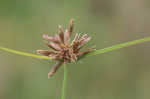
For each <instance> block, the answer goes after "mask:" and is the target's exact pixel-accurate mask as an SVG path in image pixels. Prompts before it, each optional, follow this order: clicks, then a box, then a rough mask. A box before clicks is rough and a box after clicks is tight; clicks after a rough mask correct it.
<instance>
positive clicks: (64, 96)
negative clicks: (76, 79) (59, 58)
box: [61, 64, 68, 99]
mask: <svg viewBox="0 0 150 99" xmlns="http://www.w3.org/2000/svg"><path fill="white" fill-rule="evenodd" d="M67 76H68V70H67V66H66V64H65V65H64V80H63V87H62V96H61V99H66V93H67Z"/></svg>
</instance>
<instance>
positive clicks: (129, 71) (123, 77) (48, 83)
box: [0, 0, 150, 99]
mask: <svg viewBox="0 0 150 99" xmlns="http://www.w3.org/2000/svg"><path fill="white" fill-rule="evenodd" d="M71 18H74V19H75V32H78V33H88V34H89V35H90V36H92V40H91V42H90V43H89V45H88V46H87V47H90V46H96V48H97V49H101V48H105V47H109V46H111V45H114V44H119V43H123V42H126V41H131V40H135V39H140V38H144V37H148V36H150V1H149V0H0V46H4V47H8V48H12V49H16V50H20V51H25V52H30V53H36V50H37V49H48V48H47V47H46V46H45V45H44V40H43V38H42V35H43V34H49V35H54V34H55V33H57V28H58V25H59V24H61V25H63V27H64V28H67V27H68V24H69V20H70V19H71ZM54 64H55V63H51V62H48V61H45V60H38V59H33V58H30V57H24V56H18V55H14V54H10V53H7V52H3V51H0V99H60V97H61V88H62V81H63V68H60V69H59V70H58V72H57V73H56V74H55V76H54V77H53V78H52V79H48V78H47V74H48V72H49V70H50V69H51V67H53V65H54ZM149 64H150V42H148V43H144V44H140V45H136V46H132V47H129V48H124V49H121V50H117V51H113V52H110V53H106V54H103V55H97V56H93V57H88V58H86V59H83V60H82V61H80V62H78V63H77V64H69V65H68V69H69V77H68V86H67V99H150V65H149Z"/></svg>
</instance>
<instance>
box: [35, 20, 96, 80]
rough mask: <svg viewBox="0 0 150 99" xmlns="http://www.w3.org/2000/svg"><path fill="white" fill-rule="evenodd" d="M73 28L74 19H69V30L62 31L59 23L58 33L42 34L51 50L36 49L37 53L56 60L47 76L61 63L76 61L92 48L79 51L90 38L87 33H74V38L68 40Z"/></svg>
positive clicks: (50, 75)
mask: <svg viewBox="0 0 150 99" xmlns="http://www.w3.org/2000/svg"><path fill="white" fill-rule="evenodd" d="M73 29H74V20H71V21H70V26H69V30H67V29H66V30H65V31H64V30H63V28H62V27H61V26H60V25H59V27H58V34H56V36H55V37H51V36H48V35H43V38H44V39H45V40H47V41H48V42H47V43H46V45H47V46H48V47H50V48H51V49H53V50H37V53H38V54H40V55H44V56H48V57H50V58H52V59H53V60H57V61H58V62H57V63H56V65H55V66H54V67H53V68H52V69H51V71H50V72H49V73H48V77H49V78H50V77H52V76H53V75H54V73H55V72H56V71H57V69H58V68H59V67H60V66H61V65H62V64H67V63H71V62H76V61H77V60H78V59H79V58H81V57H82V56H85V55H86V54H88V53H90V52H92V51H93V50H94V49H88V50H87V51H84V52H80V49H81V48H82V47H83V46H84V45H85V44H86V43H87V42H88V41H89V40H91V37H89V36H88V35H87V34H84V35H82V36H81V34H79V33H76V34H75V37H74V39H73V40H72V41H70V40H71V36H72V34H73Z"/></svg>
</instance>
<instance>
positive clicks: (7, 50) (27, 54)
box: [0, 47, 50, 60]
mask: <svg viewBox="0 0 150 99" xmlns="http://www.w3.org/2000/svg"><path fill="white" fill-rule="evenodd" d="M0 50H3V51H6V52H10V53H14V54H17V55H22V56H29V57H33V58H37V59H45V60H50V57H46V56H39V55H35V54H30V53H25V52H21V51H16V50H12V49H8V48H5V47H0Z"/></svg>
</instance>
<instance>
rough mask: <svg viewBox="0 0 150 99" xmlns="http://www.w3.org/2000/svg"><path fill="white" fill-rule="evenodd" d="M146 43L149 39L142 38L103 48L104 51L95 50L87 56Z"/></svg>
mask: <svg viewBox="0 0 150 99" xmlns="http://www.w3.org/2000/svg"><path fill="white" fill-rule="evenodd" d="M148 41H150V37H147V38H143V39H138V40H134V41H130V42H126V43H122V44H118V45H114V46H111V47H107V48H104V49H99V50H96V51H94V52H92V53H89V54H88V55H87V56H93V55H98V54H103V53H107V52H111V51H114V50H118V49H121V48H124V47H129V46H132V45H136V44H140V43H144V42H148Z"/></svg>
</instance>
